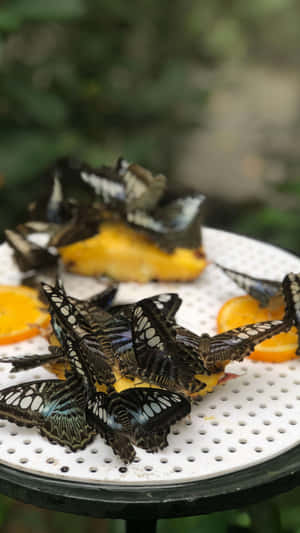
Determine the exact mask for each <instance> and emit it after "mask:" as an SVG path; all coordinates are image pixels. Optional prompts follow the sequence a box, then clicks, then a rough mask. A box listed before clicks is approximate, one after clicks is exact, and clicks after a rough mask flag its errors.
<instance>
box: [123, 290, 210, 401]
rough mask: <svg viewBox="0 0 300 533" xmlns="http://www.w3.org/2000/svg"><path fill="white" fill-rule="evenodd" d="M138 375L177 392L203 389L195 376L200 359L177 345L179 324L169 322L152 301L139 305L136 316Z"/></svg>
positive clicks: (134, 321)
mask: <svg viewBox="0 0 300 533" xmlns="http://www.w3.org/2000/svg"><path fill="white" fill-rule="evenodd" d="M132 331H133V344H134V353H135V357H136V361H137V368H136V373H137V375H139V376H140V377H141V378H142V379H147V380H148V381H149V382H150V383H155V384H157V385H160V386H162V387H164V388H168V389H169V390H173V391H179V392H180V391H189V390H193V392H196V391H197V390H201V389H202V388H204V386H205V385H204V384H203V383H201V382H200V381H199V380H198V379H197V378H196V377H195V374H196V373H197V371H198V369H199V357H195V356H194V354H193V353H192V351H191V350H190V349H189V347H186V346H185V345H184V344H182V345H181V346H179V345H178V344H177V343H176V324H175V321H168V322H167V321H165V320H164V319H163V314H162V313H161V310H159V309H157V307H156V306H155V305H154V304H153V302H152V301H151V298H146V299H144V300H141V301H140V302H138V303H137V304H136V305H135V308H134V312H133V317H132Z"/></svg>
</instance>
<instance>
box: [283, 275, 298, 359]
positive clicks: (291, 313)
mask: <svg viewBox="0 0 300 533" xmlns="http://www.w3.org/2000/svg"><path fill="white" fill-rule="evenodd" d="M282 288H283V294H284V299H285V307H286V312H285V316H286V319H287V320H291V321H292V322H294V324H295V326H296V328H297V332H298V348H297V352H296V353H297V355H300V275H299V274H294V273H293V272H291V273H290V274H287V275H286V276H285V277H284V280H283V282H282Z"/></svg>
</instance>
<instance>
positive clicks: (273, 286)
mask: <svg viewBox="0 0 300 533" xmlns="http://www.w3.org/2000/svg"><path fill="white" fill-rule="evenodd" d="M216 266H217V267H218V268H220V269H221V270H222V271H223V272H224V274H226V275H227V276H228V277H229V278H230V279H231V280H232V281H234V282H235V283H236V284H237V285H238V286H239V287H240V288H241V289H243V290H244V291H245V292H247V293H248V294H249V295H250V296H252V297H253V298H255V300H257V301H258V302H259V303H260V306H261V307H266V306H267V305H269V303H270V301H271V300H272V299H273V298H274V297H281V298H282V286H281V283H280V281H274V280H269V279H263V278H255V277H253V276H249V275H248V274H245V273H244V272H238V271H237V270H232V269H231V268H227V267H224V266H222V265H219V264H218V263H216Z"/></svg>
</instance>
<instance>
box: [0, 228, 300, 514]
mask: <svg viewBox="0 0 300 533" xmlns="http://www.w3.org/2000/svg"><path fill="white" fill-rule="evenodd" d="M203 238H204V248H205V251H206V254H207V257H208V260H209V261H211V262H212V264H210V265H209V266H208V267H207V269H206V270H205V272H204V273H203V274H202V275H201V276H200V277H199V279H198V280H196V281H195V282H193V283H186V284H175V283H162V284H158V283H149V284H146V285H139V284H134V283H128V284H125V283H124V284H121V286H120V290H119V293H118V302H120V303H121V302H122V303H125V302H133V301H136V300H139V299H141V298H144V297H146V296H151V295H154V294H158V293H159V292H165V291H172V292H178V293H179V295H180V296H181V297H182V299H183V304H182V307H181V308H180V310H179V312H178V314H177V319H178V322H179V323H181V324H182V325H184V326H187V327H189V328H190V329H191V330H194V331H195V332H197V333H199V334H201V333H204V332H207V333H210V334H214V333H216V316H217V312H218V310H219V308H220V306H221V305H222V304H223V303H224V302H225V301H226V300H227V299H229V298H231V297H233V296H235V295H238V294H242V291H241V290H240V289H238V288H237V287H236V286H235V285H234V284H233V283H232V282H231V281H230V280H229V279H228V278H227V277H226V276H225V275H224V274H223V273H222V272H221V271H220V270H218V269H217V267H215V266H214V264H213V262H214V261H217V262H218V263H220V264H222V265H224V266H228V267H230V268H233V269H235V270H241V271H244V272H247V273H250V274H251V275H254V276H258V277H264V278H270V279H278V280H281V279H282V277H283V276H284V275H285V274H286V273H287V272H290V271H296V272H298V271H300V259H298V258H297V257H295V256H293V255H292V254H290V253H287V252H285V251H282V250H280V249H278V248H275V247H273V246H270V245H267V244H263V243H261V242H258V241H255V240H252V239H248V238H245V237H242V236H238V235H233V234H230V233H227V232H223V231H217V230H213V229H208V228H204V230H203ZM0 254H1V264H0V283H2V284H18V283H19V281H20V275H19V273H18V271H17V269H16V267H15V266H14V264H13V261H12V257H11V251H10V249H9V247H8V246H7V245H6V244H3V245H2V246H1V248H0ZM64 281H65V285H66V288H67V291H68V292H69V293H70V294H72V295H74V296H78V297H86V296H89V295H90V294H92V293H94V292H96V291H99V290H101V288H102V287H103V285H102V284H101V283H99V281H96V280H94V279H90V278H82V277H78V276H73V275H70V274H67V275H66V276H65V279H64ZM46 350H47V343H46V341H45V340H44V339H43V338H41V337H35V338H34V339H31V340H29V341H24V342H21V343H18V344H15V345H11V346H10V347H8V346H6V347H5V346H2V347H1V348H0V361H1V354H5V355H8V354H9V355H16V354H19V355H20V356H22V355H23V354H26V353H33V352H35V353H37V352H40V353H43V352H45V351H46ZM9 370H10V367H9V365H7V364H1V362H0V387H1V388H2V387H5V386H8V385H9V384H13V383H18V382H23V381H30V380H32V379H39V378H45V377H50V376H52V374H50V373H49V372H47V371H46V370H45V369H44V368H39V369H35V370H32V371H26V372H20V373H18V374H10V373H9ZM233 370H234V371H236V372H237V373H239V374H240V376H239V377H238V378H237V379H234V380H232V381H229V382H227V383H226V384H224V385H223V386H219V387H218V388H217V389H216V390H215V391H214V392H213V393H211V394H209V395H207V396H206V397H204V399H203V400H202V401H198V402H195V404H194V405H193V408H192V413H191V415H190V417H188V418H186V419H185V420H182V421H181V422H179V423H178V424H177V425H176V426H173V428H172V433H171V435H170V437H169V446H168V447H167V448H166V449H165V450H163V451H162V452H160V453H157V454H149V453H147V452H145V451H143V450H141V449H138V450H137V451H138V453H137V459H136V461H135V462H134V463H132V464H131V465H128V466H126V467H125V466H124V465H123V464H122V462H121V461H120V459H118V458H117V457H116V456H114V455H113V453H112V451H111V449H110V448H109V447H108V446H106V445H105V444H104V442H103V440H102V439H101V438H100V437H97V438H96V440H95V441H94V442H93V443H92V444H91V445H89V446H88V447H87V448H86V449H85V450H83V451H78V452H76V453H73V452H70V451H69V450H68V449H65V448H63V447H60V446H58V445H53V444H51V443H49V442H48V441H47V440H45V439H44V438H42V437H41V436H40V435H39V434H38V433H37V431H36V430H35V429H27V428H19V427H17V426H16V425H15V424H12V423H9V422H6V421H3V422H2V421H0V475H1V476H2V484H1V491H2V492H4V493H6V494H8V495H12V496H14V497H17V498H20V499H23V500H24V501H28V502H29V501H30V502H31V503H32V502H34V503H35V504H37V505H41V506H45V507H49V508H56V509H58V510H62V511H69V512H74V513H82V514H89V515H93V516H99V517H119V518H127V519H128V518H135V519H137V518H141V519H146V518H149V519H150V518H153V519H155V518H159V517H168V516H169V517H171V516H183V515H190V514H200V513H203V512H210V511H211V510H214V511H216V510H220V509H224V508H229V507H235V506H237V505H238V502H239V498H240V496H239V494H243V504H244V503H245V499H246V500H247V501H249V502H251V501H256V500H258V499H261V498H262V497H266V495H268V496H271V495H272V493H276V492H280V491H283V490H287V489H288V488H290V487H291V486H295V485H296V484H297V483H298V480H299V475H300V474H299V471H300V468H299V467H298V462H299V458H300V451H299V448H298V444H299V436H300V432H299V425H300V416H299V415H300V361H299V360H293V361H290V362H288V363H282V364H280V365H273V364H268V363H260V362H253V361H244V362H242V363H240V364H237V363H235V364H234V367H233ZM266 490H268V493H266Z"/></svg>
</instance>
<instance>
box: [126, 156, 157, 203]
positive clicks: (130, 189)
mask: <svg viewBox="0 0 300 533" xmlns="http://www.w3.org/2000/svg"><path fill="white" fill-rule="evenodd" d="M118 164H119V169H120V170H119V173H120V175H121V176H122V180H123V183H124V184H125V195H126V209H127V211H128V212H129V211H135V210H142V211H151V210H152V209H154V208H155V207H156V206H157V205H158V202H159V200H160V199H161V197H162V195H163V194H164V192H165V189H166V186H167V179H166V177H165V176H164V175H163V174H158V175H157V176H153V174H152V173H151V172H150V171H149V170H147V169H146V168H143V167H141V166H140V165H137V164H135V163H133V164H129V163H127V161H125V160H124V159H123V160H122V159H121V160H119V163H118Z"/></svg>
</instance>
